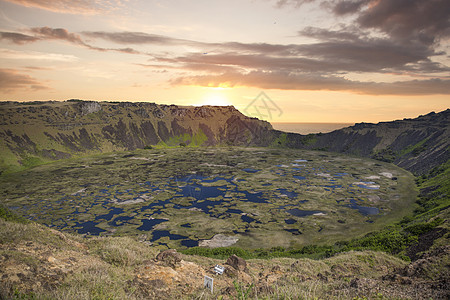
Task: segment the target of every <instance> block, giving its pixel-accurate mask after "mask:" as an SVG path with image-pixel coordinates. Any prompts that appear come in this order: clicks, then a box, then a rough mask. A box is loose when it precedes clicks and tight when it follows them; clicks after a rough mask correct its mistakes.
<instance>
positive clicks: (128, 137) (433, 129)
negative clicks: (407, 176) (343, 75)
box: [0, 100, 450, 175]
mask: <svg viewBox="0 0 450 300" xmlns="http://www.w3.org/2000/svg"><path fill="white" fill-rule="evenodd" d="M449 140H450V109H447V110H446V111H443V112H440V113H434V112H433V113H430V114H427V115H425V116H419V117H418V118H415V119H403V120H398V121H393V122H382V123H378V124H371V123H359V124H356V125H354V126H351V127H347V128H344V129H341V130H336V131H333V132H330V133H326V134H312V135H306V136H305V135H300V134H294V133H284V132H281V131H277V130H273V129H272V126H271V125H270V124H269V123H268V122H266V121H261V120H258V119H256V118H249V117H246V116H244V115H243V114H242V113H240V112H239V111H238V110H236V109H235V108H234V107H233V106H201V107H194V106H177V105H158V104H155V103H133V102H94V101H81V100H68V101H65V102H57V101H50V102H3V103H0V153H1V156H0V172H5V171H14V170H19V169H20V168H23V167H29V166H32V165H36V164H40V163H43V162H46V161H51V160H55V159H62V158H70V157H72V156H74V155H84V154H93V153H100V152H109V151H122V150H134V149H137V148H145V147H150V146H155V145H159V146H186V145H191V146H213V145H236V146H272V147H290V148H300V149H313V150H326V151H333V152H341V153H347V154H353V155H358V156H364V157H371V158H375V159H379V160H383V161H388V162H393V163H394V164H396V165H398V166H400V167H403V168H405V169H407V170H409V171H411V172H413V173H415V174H417V175H420V174H424V173H427V172H428V171H430V170H431V169H433V168H434V167H436V166H439V165H440V164H442V163H444V162H446V161H447V160H448V158H449Z"/></svg>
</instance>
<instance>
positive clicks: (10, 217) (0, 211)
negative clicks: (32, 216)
mask: <svg viewBox="0 0 450 300" xmlns="http://www.w3.org/2000/svg"><path fill="white" fill-rule="evenodd" d="M0 218H2V219H3V220H5V221H10V222H15V223H22V224H26V223H29V222H30V221H28V220H27V219H25V218H24V217H22V216H19V215H17V214H16V213H14V212H12V211H11V210H9V209H8V208H7V207H5V206H3V205H2V204H0Z"/></svg>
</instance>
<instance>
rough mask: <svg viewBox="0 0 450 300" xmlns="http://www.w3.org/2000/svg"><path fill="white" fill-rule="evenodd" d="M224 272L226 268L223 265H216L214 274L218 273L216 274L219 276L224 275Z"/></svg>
mask: <svg viewBox="0 0 450 300" xmlns="http://www.w3.org/2000/svg"><path fill="white" fill-rule="evenodd" d="M224 271H225V267H223V266H221V265H216V266H215V267H214V272H216V274H218V275H222V274H223V272H224Z"/></svg>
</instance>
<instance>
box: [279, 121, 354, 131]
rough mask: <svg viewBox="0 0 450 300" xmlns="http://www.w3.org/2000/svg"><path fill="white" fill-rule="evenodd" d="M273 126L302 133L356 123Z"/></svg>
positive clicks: (327, 129) (339, 127) (334, 128)
mask: <svg viewBox="0 0 450 300" xmlns="http://www.w3.org/2000/svg"><path fill="white" fill-rule="evenodd" d="M271 124H272V126H273V128H274V129H276V130H281V131H285V132H294V133H300V134H310V133H319V132H322V133H327V132H331V131H334V130H337V129H341V128H344V127H348V126H353V125H355V123H275V122H273V123H271Z"/></svg>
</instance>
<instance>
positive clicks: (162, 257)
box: [156, 249, 181, 268]
mask: <svg viewBox="0 0 450 300" xmlns="http://www.w3.org/2000/svg"><path fill="white" fill-rule="evenodd" d="M156 260H157V261H159V262H162V263H163V264H164V265H166V266H169V267H172V268H174V267H175V266H176V265H177V264H178V263H179V262H181V254H180V253H178V252H177V250H175V249H169V250H165V251H163V252H160V253H159V254H158V255H157V256H156Z"/></svg>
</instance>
